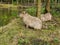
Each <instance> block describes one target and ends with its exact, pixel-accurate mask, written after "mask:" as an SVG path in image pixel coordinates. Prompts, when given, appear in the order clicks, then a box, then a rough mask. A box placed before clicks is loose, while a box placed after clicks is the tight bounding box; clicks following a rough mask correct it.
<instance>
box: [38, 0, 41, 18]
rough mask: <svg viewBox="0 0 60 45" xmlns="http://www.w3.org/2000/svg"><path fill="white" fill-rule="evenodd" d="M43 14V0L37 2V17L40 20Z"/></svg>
mask: <svg viewBox="0 0 60 45" xmlns="http://www.w3.org/2000/svg"><path fill="white" fill-rule="evenodd" d="M40 14H41V0H37V17H38V18H40Z"/></svg>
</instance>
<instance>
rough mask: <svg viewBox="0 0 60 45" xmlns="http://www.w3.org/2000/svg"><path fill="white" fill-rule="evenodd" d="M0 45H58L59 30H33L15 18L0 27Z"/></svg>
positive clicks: (59, 41) (59, 43) (59, 44)
mask: <svg viewBox="0 0 60 45" xmlns="http://www.w3.org/2000/svg"><path fill="white" fill-rule="evenodd" d="M0 45H60V28H56V29H52V30H51V29H50V30H47V29H42V30H33V29H29V28H25V26H24V23H23V22H22V20H21V19H19V18H17V19H14V20H12V21H11V22H10V23H9V24H7V25H6V26H3V27H0Z"/></svg>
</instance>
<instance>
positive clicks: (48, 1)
mask: <svg viewBox="0 0 60 45" xmlns="http://www.w3.org/2000/svg"><path fill="white" fill-rule="evenodd" d="M46 11H47V12H50V0H47V1H46Z"/></svg>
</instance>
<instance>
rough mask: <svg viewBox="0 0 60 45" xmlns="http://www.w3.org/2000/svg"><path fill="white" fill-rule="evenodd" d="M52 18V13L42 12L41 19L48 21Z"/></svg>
mask: <svg viewBox="0 0 60 45" xmlns="http://www.w3.org/2000/svg"><path fill="white" fill-rule="evenodd" d="M51 19H52V15H51V14H50V13H46V14H42V15H41V20H42V21H50V20H51Z"/></svg>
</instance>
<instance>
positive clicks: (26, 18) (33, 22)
mask: <svg viewBox="0 0 60 45" xmlns="http://www.w3.org/2000/svg"><path fill="white" fill-rule="evenodd" d="M19 16H20V18H22V19H23V22H24V23H25V25H26V27H32V28H34V29H41V28H42V21H41V20H40V19H39V18H37V17H33V16H31V15H29V14H28V13H26V12H22V13H20V15H19Z"/></svg>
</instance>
